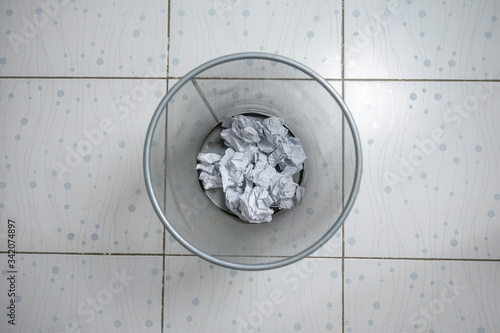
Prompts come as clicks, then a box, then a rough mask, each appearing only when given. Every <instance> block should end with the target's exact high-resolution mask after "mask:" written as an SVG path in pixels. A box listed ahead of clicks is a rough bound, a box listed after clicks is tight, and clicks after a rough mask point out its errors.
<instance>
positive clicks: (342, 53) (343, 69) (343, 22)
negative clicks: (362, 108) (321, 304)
mask: <svg viewBox="0 0 500 333" xmlns="http://www.w3.org/2000/svg"><path fill="white" fill-rule="evenodd" d="M344 5H345V4H344V0H342V4H341V6H342V9H341V10H342V16H341V19H342V23H341V25H340V59H341V60H340V76H341V80H342V81H341V82H342V99H345V96H344V81H345V67H344V62H345V59H344V31H345V17H344V12H345V10H344V8H345V6H344ZM344 125H345V119H344V115H343V114H342V165H343V166H345V150H344V148H345V147H344V145H345V132H344ZM344 169H345V167H343V168H342V208H344V206H345V205H344V176H345V174H344ZM344 222H345V221H344ZM344 234H345V231H344V223H342V263H341V265H342V295H341V297H342V299H341V302H342V324H341V327H342V332H344V331H345V306H344V293H345V288H344V276H345V274H344V266H345V265H344V260H345V237H344Z"/></svg>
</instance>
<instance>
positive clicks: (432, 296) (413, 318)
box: [344, 260, 500, 333]
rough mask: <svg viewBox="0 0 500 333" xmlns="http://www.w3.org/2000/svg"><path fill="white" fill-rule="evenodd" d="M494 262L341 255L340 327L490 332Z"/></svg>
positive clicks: (498, 292) (493, 326) (496, 291)
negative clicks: (342, 323)
mask: <svg viewBox="0 0 500 333" xmlns="http://www.w3.org/2000/svg"><path fill="white" fill-rule="evenodd" d="M499 269H500V264H499V263H498V262H461V261H434V260H432V261H431V260H425V261H424V260H418V261H404V260H398V261H396V260H381V261H378V260H346V262H345V280H344V283H345V285H344V286H345V293H344V306H345V331H346V332H369V331H370V332H371V331H374V332H457V333H458V332H496V331H497V330H498V327H500V320H499V318H500V312H499V310H498V306H497V303H496V299H498V297H500V288H499V286H498V281H499V280H498V272H499Z"/></svg>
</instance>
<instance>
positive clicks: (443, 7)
mask: <svg viewBox="0 0 500 333" xmlns="http://www.w3.org/2000/svg"><path fill="white" fill-rule="evenodd" d="M496 4H497V2H496V1H495V0H488V1H482V2H463V1H462V2H457V1H427V2H425V3H424V2H422V1H412V0H406V1H401V0H389V1H373V0H368V1H363V0H355V1H346V3H345V42H344V50H345V53H344V57H345V65H346V67H345V77H346V78H396V79H401V78H405V79H409V78H418V79H465V78H467V79H498V77H499V74H500V69H499V67H498V61H497V58H498V57H497V55H498V53H499V52H500V43H499V38H500V25H499V24H498V22H497V17H498V13H497V10H496Z"/></svg>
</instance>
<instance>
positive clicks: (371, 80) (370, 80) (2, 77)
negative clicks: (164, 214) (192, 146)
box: [0, 55, 500, 83]
mask: <svg viewBox="0 0 500 333" xmlns="http://www.w3.org/2000/svg"><path fill="white" fill-rule="evenodd" d="M168 58H169V56H168V55H167V76H166V77H165V76H0V80H18V79H32V80H37V79H38V80H49V79H54V80H87V79H95V80H165V79H167V80H180V79H181V78H182V76H169V75H168V71H169V67H170V65H169V64H168V61H169V60H168ZM341 58H343V56H342V57H341ZM342 61H344V60H343V59H342ZM342 66H343V63H342ZM342 75H343V72H342ZM197 79H198V80H241V79H242V78H237V77H200V78H197ZM324 79H325V80H327V81H345V82H470V83H481V82H482V83H489V82H500V79H401V78H400V79H398V78H345V77H341V78H328V77H325V78H324ZM245 80H262V79H258V78H246V79H245ZM266 80H271V81H272V80H290V81H314V79H307V78H300V79H299V78H275V79H266Z"/></svg>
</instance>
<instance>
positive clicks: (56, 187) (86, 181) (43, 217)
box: [0, 79, 166, 253]
mask: <svg viewBox="0 0 500 333" xmlns="http://www.w3.org/2000/svg"><path fill="white" fill-rule="evenodd" d="M0 84H1V91H2V94H1V100H0V110H2V111H1V113H0V117H1V118H2V120H1V123H2V126H1V129H0V131H1V133H2V136H3V138H4V141H3V143H4V144H3V145H1V146H0V151H1V154H0V155H1V159H2V161H1V165H0V203H1V206H0V216H1V217H2V218H7V217H8V218H12V219H14V220H16V222H17V223H18V225H19V229H18V249H19V250H20V251H51V252H52V251H54V252H114V253H115V252H121V253H134V252H142V253H153V252H154V253H158V252H162V251H163V230H164V227H163V225H162V224H161V223H160V222H159V219H158V218H157V216H156V213H155V212H154V210H153V208H152V205H151V203H150V201H149V197H148V194H147V191H146V188H145V185H144V174H143V168H142V153H143V145H144V138H145V135H146V130H147V127H148V125H149V122H150V119H151V116H152V114H153V111H154V110H155V108H156V106H157V104H158V103H159V101H160V99H161V97H162V96H163V95H164V91H165V87H166V82H165V80H158V81H153V80H148V81H143V80H109V81H107V80H96V79H89V80H79V79H78V80H72V79H71V80H36V79H35V80H33V79H32V80H29V79H26V80H25V79H5V80H3V81H1V82H0ZM141 94H144V95H141ZM5 228H6V225H5V224H3V223H2V224H1V226H0V232H5V230H6V229H5Z"/></svg>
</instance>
